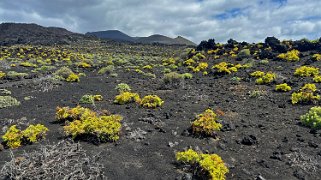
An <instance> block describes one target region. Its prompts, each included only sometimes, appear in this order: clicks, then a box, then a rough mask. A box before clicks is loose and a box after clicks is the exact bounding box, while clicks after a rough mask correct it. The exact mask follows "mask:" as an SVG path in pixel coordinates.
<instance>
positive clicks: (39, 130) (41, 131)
mask: <svg viewBox="0 0 321 180" xmlns="http://www.w3.org/2000/svg"><path fill="white" fill-rule="evenodd" d="M47 131H48V128H46V127H45V126H44V125H42V124H37V125H30V126H29V127H27V128H26V129H25V130H24V131H22V136H23V137H25V138H27V139H28V141H30V142H33V143H34V142H37V140H38V139H39V137H44V136H45V135H46V132H47Z"/></svg>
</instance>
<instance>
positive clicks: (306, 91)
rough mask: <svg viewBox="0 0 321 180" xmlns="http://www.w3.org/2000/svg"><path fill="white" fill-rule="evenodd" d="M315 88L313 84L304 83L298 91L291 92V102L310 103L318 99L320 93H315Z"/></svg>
mask: <svg viewBox="0 0 321 180" xmlns="http://www.w3.org/2000/svg"><path fill="white" fill-rule="evenodd" d="M316 91H317V88H316V86H315V84H305V85H304V86H303V87H302V88H301V89H300V90H299V91H298V92H294V93H292V97H291V100H292V104H297V103H310V102H313V103H315V102H317V101H319V100H320V95H317V94H315V92H316Z"/></svg>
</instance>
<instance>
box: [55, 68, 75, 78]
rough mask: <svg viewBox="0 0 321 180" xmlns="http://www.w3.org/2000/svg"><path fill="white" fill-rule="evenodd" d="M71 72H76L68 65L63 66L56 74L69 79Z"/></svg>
mask: <svg viewBox="0 0 321 180" xmlns="http://www.w3.org/2000/svg"><path fill="white" fill-rule="evenodd" d="M71 74H74V72H73V71H72V70H71V69H70V68H68V67H61V68H60V69H58V70H57V71H56V72H55V73H54V75H56V76H58V77H59V78H60V79H63V80H65V79H67V78H68V77H69V76H70V75H71Z"/></svg>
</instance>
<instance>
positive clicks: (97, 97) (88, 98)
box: [79, 94, 103, 104]
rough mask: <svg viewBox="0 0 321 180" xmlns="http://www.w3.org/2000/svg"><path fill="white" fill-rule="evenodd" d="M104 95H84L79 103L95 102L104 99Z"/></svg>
mask: <svg viewBox="0 0 321 180" xmlns="http://www.w3.org/2000/svg"><path fill="white" fill-rule="evenodd" d="M102 100H103V97H102V95H89V94H86V95H83V96H82V97H81V98H80V100H79V103H80V104H95V101H102Z"/></svg>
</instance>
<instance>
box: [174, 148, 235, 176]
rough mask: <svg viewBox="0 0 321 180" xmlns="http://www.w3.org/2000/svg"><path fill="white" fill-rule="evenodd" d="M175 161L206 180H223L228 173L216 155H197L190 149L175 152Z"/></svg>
mask: <svg viewBox="0 0 321 180" xmlns="http://www.w3.org/2000/svg"><path fill="white" fill-rule="evenodd" d="M176 160H177V161H179V162H181V163H184V164H188V165H190V166H191V169H190V171H192V172H194V174H196V175H198V176H199V177H202V178H206V179H212V180H224V179H225V174H226V173H228V172H229V170H228V168H227V167H226V165H225V164H224V162H223V160H222V158H221V157H220V156H219V155H217V154H203V153H197V152H196V151H194V150H192V149H188V150H186V151H182V152H177V153H176Z"/></svg>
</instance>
